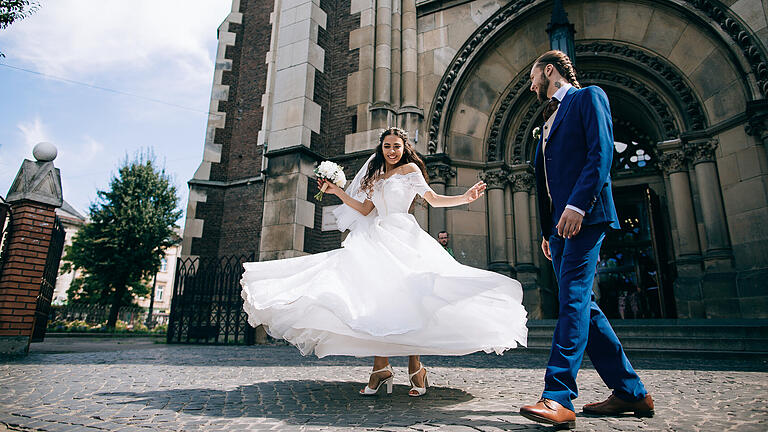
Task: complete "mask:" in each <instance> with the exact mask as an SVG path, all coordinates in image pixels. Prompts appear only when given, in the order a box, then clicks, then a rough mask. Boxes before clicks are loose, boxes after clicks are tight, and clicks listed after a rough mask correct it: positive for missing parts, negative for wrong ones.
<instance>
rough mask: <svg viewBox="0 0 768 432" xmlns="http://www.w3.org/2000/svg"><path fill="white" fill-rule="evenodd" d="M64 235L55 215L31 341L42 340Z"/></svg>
mask: <svg viewBox="0 0 768 432" xmlns="http://www.w3.org/2000/svg"><path fill="white" fill-rule="evenodd" d="M65 235H66V233H65V232H64V227H63V226H62V225H61V221H60V220H59V218H58V216H57V217H56V219H55V220H54V222H53V232H52V233H51V242H50V244H49V245H48V255H47V257H46V259H45V268H44V269H43V278H42V280H41V281H40V293H39V294H38V296H37V307H36V308H35V326H34V328H33V330H32V339H31V341H32V342H42V341H43V339H44V338H45V329H46V328H47V327H48V315H49V313H50V311H51V299H52V298H53V290H54V288H55V287H56V276H57V275H58V273H59V261H61V252H62V250H63V249H64V236H65Z"/></svg>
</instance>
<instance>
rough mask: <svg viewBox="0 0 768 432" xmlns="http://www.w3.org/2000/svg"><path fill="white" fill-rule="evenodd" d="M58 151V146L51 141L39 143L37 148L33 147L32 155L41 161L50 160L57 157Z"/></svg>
mask: <svg viewBox="0 0 768 432" xmlns="http://www.w3.org/2000/svg"><path fill="white" fill-rule="evenodd" d="M58 153H59V152H58V150H56V146H54V145H53V144H51V143H49V142H40V143H37V144H36V145H35V148H34V149H32V155H33V156H34V157H35V159H37V160H38V161H39V162H50V161H52V160H54V159H56V155H58Z"/></svg>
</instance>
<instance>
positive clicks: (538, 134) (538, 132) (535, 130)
mask: <svg viewBox="0 0 768 432" xmlns="http://www.w3.org/2000/svg"><path fill="white" fill-rule="evenodd" d="M540 137H541V128H540V127H535V128H533V139H535V140H538V139H539V138H540Z"/></svg>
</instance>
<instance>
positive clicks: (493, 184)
mask: <svg viewBox="0 0 768 432" xmlns="http://www.w3.org/2000/svg"><path fill="white" fill-rule="evenodd" d="M479 175H480V180H482V181H484V182H485V184H486V185H488V189H504V187H505V186H506V185H507V182H508V181H509V169H508V168H507V167H505V166H501V167H498V168H489V169H486V170H484V171H480V173H479Z"/></svg>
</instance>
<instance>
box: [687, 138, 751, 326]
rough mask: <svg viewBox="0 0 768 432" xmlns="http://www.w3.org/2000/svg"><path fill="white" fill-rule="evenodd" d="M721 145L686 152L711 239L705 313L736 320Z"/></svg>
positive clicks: (694, 144) (709, 142) (709, 143)
mask: <svg viewBox="0 0 768 432" xmlns="http://www.w3.org/2000/svg"><path fill="white" fill-rule="evenodd" d="M717 145H718V141H717V140H716V139H702V140H691V141H689V142H688V143H687V144H686V146H685V150H686V153H687V155H688V158H689V159H690V160H691V161H692V162H693V168H694V171H695V172H696V182H697V184H698V187H699V201H700V203H701V214H702V218H703V219H704V233H705V235H706V239H707V242H706V244H707V250H706V253H705V255H704V277H703V279H702V281H701V293H702V299H703V301H704V311H705V314H706V317H707V318H735V317H740V315H741V305H740V301H739V294H738V287H737V285H736V279H737V274H736V272H735V271H734V269H733V259H732V252H731V243H730V239H729V235H728V225H727V223H726V220H725V210H724V208H723V197H722V193H721V190H720V182H719V180H718V175H717V166H716V165H715V149H716V148H717Z"/></svg>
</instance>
